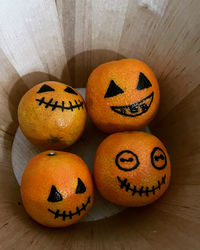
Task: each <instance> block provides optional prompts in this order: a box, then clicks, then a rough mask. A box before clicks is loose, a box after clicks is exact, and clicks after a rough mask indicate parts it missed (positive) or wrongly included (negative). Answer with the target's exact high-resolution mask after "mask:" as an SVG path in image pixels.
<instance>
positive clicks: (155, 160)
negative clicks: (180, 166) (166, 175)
mask: <svg viewBox="0 0 200 250" xmlns="http://www.w3.org/2000/svg"><path fill="white" fill-rule="evenodd" d="M151 164H152V166H153V167H154V168H156V169H157V170H162V169H164V168H165V167H166V165H167V157H166V155H165V152H164V151H163V150H162V149H161V148H159V147H155V148H154V149H153V151H152V152H151Z"/></svg>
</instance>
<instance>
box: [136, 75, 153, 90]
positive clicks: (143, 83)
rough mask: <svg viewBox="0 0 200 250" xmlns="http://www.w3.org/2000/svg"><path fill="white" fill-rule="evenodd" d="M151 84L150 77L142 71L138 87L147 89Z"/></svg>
mask: <svg viewBox="0 0 200 250" xmlns="http://www.w3.org/2000/svg"><path fill="white" fill-rule="evenodd" d="M151 86H152V85H151V83H150V81H149V79H148V78H147V77H146V76H145V75H144V74H143V73H142V72H140V75H139V81H138V85H137V89H138V90H141V89H147V88H149V87H151Z"/></svg>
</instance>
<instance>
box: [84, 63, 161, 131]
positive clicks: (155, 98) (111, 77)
mask: <svg viewBox="0 0 200 250" xmlns="http://www.w3.org/2000/svg"><path fill="white" fill-rule="evenodd" d="M159 101H160V92H159V85H158V82H157V79H156V77H155V75H154V73H153V72H152V70H151V69H150V68H149V67H148V66H147V65H146V64H145V63H143V62H141V61H139V60H136V59H123V60H119V61H112V62H108V63H105V64H102V65H100V66H98V67H97V68H96V69H95V70H94V71H93V72H92V73H91V75H90V77H89V79H88V82H87V88H86V105H87V110H88V114H89V116H90V117H91V119H92V121H93V122H94V123H95V124H96V126H97V127H98V128H99V129H101V130H103V131H105V132H107V133H112V132H117V131H125V130H138V129H140V128H142V127H144V126H146V125H147V124H148V123H150V122H151V121H152V120H153V118H154V117H155V114H156V112H157V110H158V106H159Z"/></svg>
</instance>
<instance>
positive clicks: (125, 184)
mask: <svg viewBox="0 0 200 250" xmlns="http://www.w3.org/2000/svg"><path fill="white" fill-rule="evenodd" d="M117 180H118V182H119V184H120V188H121V189H125V191H126V192H129V191H130V194H131V193H132V196H133V195H135V194H136V193H138V194H139V196H142V195H143V194H144V195H146V196H149V193H152V194H155V193H156V190H158V189H159V190H160V189H161V186H162V185H163V184H165V180H166V174H165V175H164V176H163V177H162V180H158V181H157V183H156V185H155V186H152V187H148V186H146V187H144V186H141V187H139V188H138V187H136V186H133V185H131V184H130V182H128V180H127V179H126V178H125V179H124V180H122V179H121V178H120V177H119V176H117Z"/></svg>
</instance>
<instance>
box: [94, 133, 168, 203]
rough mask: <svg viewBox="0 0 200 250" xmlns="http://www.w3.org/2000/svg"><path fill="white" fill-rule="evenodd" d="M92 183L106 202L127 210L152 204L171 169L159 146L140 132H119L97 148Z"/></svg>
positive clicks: (159, 142) (162, 189)
mask: <svg viewBox="0 0 200 250" xmlns="http://www.w3.org/2000/svg"><path fill="white" fill-rule="evenodd" d="M93 171H94V180H95V183H96V186H97V189H98V190H99V192H100V194H101V195H102V196H103V197H104V198H105V199H107V200H109V201H111V202H113V203H116V204H119V205H122V206H130V207H138V206H144V205H147V204H150V203H152V202H154V201H156V200H157V199H158V198H159V197H161V196H162V195H163V193H164V192H165V191H166V190H167V188H168V185H169V182H170V176H171V165H170V159H169V155H168V153H167V150H166V148H165V147H164V145H163V144H162V142H161V141H160V140H159V139H158V138H157V137H155V136H153V135H151V134H147V133H144V132H119V133H115V134H112V135H110V136H108V137H107V138H106V139H105V140H104V141H103V142H102V143H101V144H100V146H99V147H98V149H97V152H96V155H95V160H94V169H93Z"/></svg>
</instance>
